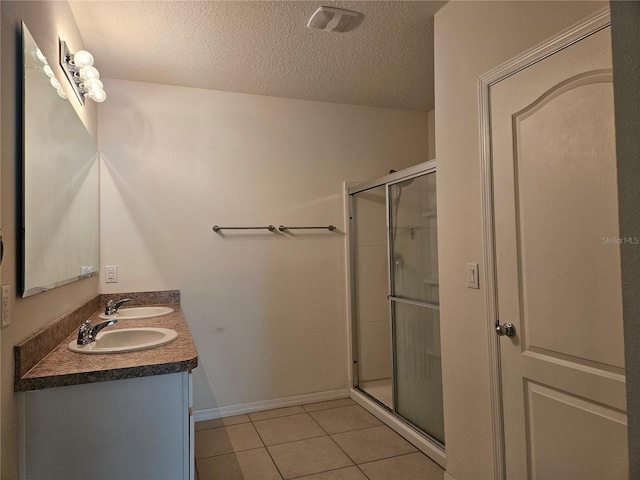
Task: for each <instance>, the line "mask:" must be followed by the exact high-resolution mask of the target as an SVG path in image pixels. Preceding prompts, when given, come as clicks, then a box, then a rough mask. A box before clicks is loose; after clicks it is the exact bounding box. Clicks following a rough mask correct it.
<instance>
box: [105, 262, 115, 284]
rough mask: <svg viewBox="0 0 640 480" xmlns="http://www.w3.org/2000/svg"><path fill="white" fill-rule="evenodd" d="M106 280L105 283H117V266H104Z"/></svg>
mask: <svg viewBox="0 0 640 480" xmlns="http://www.w3.org/2000/svg"><path fill="white" fill-rule="evenodd" d="M104 270H105V274H106V279H105V281H104V282H105V283H118V266H117V265H106V266H105V267H104Z"/></svg>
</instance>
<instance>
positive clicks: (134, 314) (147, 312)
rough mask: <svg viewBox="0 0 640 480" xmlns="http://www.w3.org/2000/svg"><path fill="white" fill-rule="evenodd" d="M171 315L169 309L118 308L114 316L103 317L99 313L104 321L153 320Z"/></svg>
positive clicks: (103, 315) (171, 310)
mask: <svg viewBox="0 0 640 480" xmlns="http://www.w3.org/2000/svg"><path fill="white" fill-rule="evenodd" d="M170 313H173V308H171V307H130V308H120V309H119V310H118V313H116V314H115V315H105V314H104V313H101V314H100V315H99V317H100V318H102V319H103V320H106V319H108V318H115V319H117V320H137V319H140V318H154V317H162V316H163V315H169V314H170Z"/></svg>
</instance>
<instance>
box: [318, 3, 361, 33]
mask: <svg viewBox="0 0 640 480" xmlns="http://www.w3.org/2000/svg"><path fill="white" fill-rule="evenodd" d="M360 19H361V15H360V14H359V13H358V12H352V11H350V10H344V9H342V8H333V7H320V8H319V9H318V10H316V12H315V13H314V14H313V15H311V18H310V19H309V22H308V23H307V27H309V28H316V29H318V30H324V31H325V32H340V33H344V32H348V31H350V30H353V29H354V28H356V27H357V26H358V25H359V23H360V22H359V20H360Z"/></svg>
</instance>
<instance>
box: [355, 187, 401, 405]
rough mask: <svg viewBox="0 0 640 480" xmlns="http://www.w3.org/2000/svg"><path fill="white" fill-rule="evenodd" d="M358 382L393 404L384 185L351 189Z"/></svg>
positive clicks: (362, 386) (386, 402)
mask: <svg viewBox="0 0 640 480" xmlns="http://www.w3.org/2000/svg"><path fill="white" fill-rule="evenodd" d="M352 209H353V218H355V219H357V221H354V238H353V244H354V250H353V255H354V256H355V259H356V261H355V264H354V278H355V284H354V288H355V292H354V294H355V305H356V308H355V314H354V318H355V328H356V331H355V335H354V337H355V338H356V341H357V345H355V347H356V348H355V350H356V351H357V352H358V353H357V384H358V387H359V388H360V389H361V390H363V391H364V392H365V393H367V394H368V395H370V396H372V397H373V398H375V399H376V400H378V401H379V402H381V403H382V404H384V405H386V406H387V407H388V408H390V409H393V383H392V380H391V378H392V373H393V356H392V354H391V348H392V341H391V318H390V314H389V302H388V300H387V297H388V295H389V266H388V265H389V260H388V244H387V242H388V230H387V221H388V215H387V190H386V185H381V186H378V187H376V188H371V189H369V190H365V191H363V192H359V193H357V194H355V195H353V199H352Z"/></svg>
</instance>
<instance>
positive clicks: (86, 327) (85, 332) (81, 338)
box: [77, 320, 91, 345]
mask: <svg viewBox="0 0 640 480" xmlns="http://www.w3.org/2000/svg"><path fill="white" fill-rule="evenodd" d="M90 342H91V321H90V320H85V322H84V323H83V324H82V325H80V329H79V330H78V341H77V343H78V345H86V344H88V343H90Z"/></svg>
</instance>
